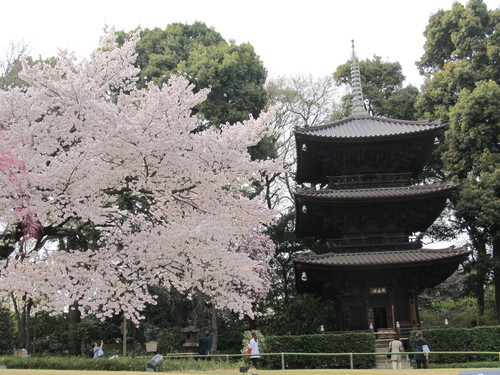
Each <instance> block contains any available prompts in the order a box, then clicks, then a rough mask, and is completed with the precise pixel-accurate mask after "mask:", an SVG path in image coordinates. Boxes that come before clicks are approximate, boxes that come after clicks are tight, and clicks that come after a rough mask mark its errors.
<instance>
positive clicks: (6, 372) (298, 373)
mask: <svg viewBox="0 0 500 375" xmlns="http://www.w3.org/2000/svg"><path fill="white" fill-rule="evenodd" d="M464 370H465V369H464ZM466 370H469V371H470V370H474V369H466ZM490 370H491V369H490ZM394 371H397V372H394ZM460 371H463V370H462V369H432V368H430V369H425V370H415V369H408V370H390V369H384V370H253V371H252V370H250V371H249V372H248V373H247V374H245V375H252V373H253V374H259V375H364V374H368V375H385V374H388V375H390V374H397V375H418V374H425V375H459V374H460ZM140 373H142V372H136V371H134V372H132V371H131V372H129V371H62V370H17V369H16V370H10V369H1V370H0V375H138V374H140ZM478 373H479V374H480V373H481V372H480V371H478ZM163 374H168V375H242V374H241V373H240V372H239V371H238V369H234V370H220V371H203V372H202V371H190V372H164V373H163Z"/></svg>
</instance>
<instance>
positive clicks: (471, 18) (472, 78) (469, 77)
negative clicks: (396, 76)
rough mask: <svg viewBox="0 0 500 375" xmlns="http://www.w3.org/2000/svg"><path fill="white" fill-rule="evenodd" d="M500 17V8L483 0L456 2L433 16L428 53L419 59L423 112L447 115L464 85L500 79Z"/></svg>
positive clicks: (430, 115) (428, 30)
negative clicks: (465, 4)
mask: <svg viewBox="0 0 500 375" xmlns="http://www.w3.org/2000/svg"><path fill="white" fill-rule="evenodd" d="M499 22H500V11H499V10H498V9H497V10H492V11H489V10H488V9H487V6H486V4H485V3H484V2H483V1H482V0H471V1H469V3H468V4H467V6H463V5H462V4H460V3H459V2H456V3H454V4H453V7H452V9H451V10H440V11H438V12H437V13H435V14H433V15H432V16H431V17H430V18H429V24H428V25H427V27H426V29H425V32H424V35H425V37H426V42H425V45H424V55H423V56H422V58H421V59H420V61H418V62H417V66H418V67H419V70H420V72H421V74H422V75H425V77H426V81H425V83H424V85H423V86H422V95H421V96H420V97H419V99H418V101H417V104H416V107H417V109H418V112H419V115H420V116H421V117H425V118H433V119H438V118H444V119H448V118H449V117H448V115H449V113H448V112H449V109H450V108H451V107H453V106H454V105H455V103H456V101H457V99H458V94H459V92H460V91H461V90H462V89H463V88H467V89H469V90H472V89H474V86H475V83H476V82H478V81H481V80H485V79H492V80H494V81H495V82H498V80H499V78H500V69H498V65H499V64H500V61H499V56H500V39H499V36H498V34H497V32H496V29H497V25H498V23H499Z"/></svg>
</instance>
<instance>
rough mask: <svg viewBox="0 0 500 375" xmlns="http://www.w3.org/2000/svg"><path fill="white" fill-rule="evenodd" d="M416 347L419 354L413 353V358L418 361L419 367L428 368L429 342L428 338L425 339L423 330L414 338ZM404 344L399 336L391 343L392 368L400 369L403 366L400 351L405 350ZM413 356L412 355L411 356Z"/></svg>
mask: <svg viewBox="0 0 500 375" xmlns="http://www.w3.org/2000/svg"><path fill="white" fill-rule="evenodd" d="M414 348H415V352H417V354H415V355H413V359H414V360H415V362H416V363H417V368H418V369H419V368H427V365H428V363H427V361H428V359H429V358H428V354H426V352H428V351H429V344H428V343H427V340H426V339H424V336H423V335H422V332H421V331H418V332H417V333H416V335H415V339H414ZM404 351H405V350H404V345H403V343H402V342H401V341H400V339H399V337H397V338H395V339H394V340H392V341H391V342H390V343H389V352H390V353H391V354H390V359H391V363H392V368H393V369H394V370H398V369H401V368H402V358H401V357H402V356H401V354H399V353H402V352H404ZM410 358H411V357H410Z"/></svg>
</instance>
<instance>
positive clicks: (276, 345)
mask: <svg viewBox="0 0 500 375" xmlns="http://www.w3.org/2000/svg"><path fill="white" fill-rule="evenodd" d="M267 349H268V352H269V353H373V352H375V337H374V335H373V334H369V333H345V334H316V335H301V336H269V337H268V339H267ZM285 362H286V367H287V368H290V369H296V368H305V369H319V368H350V357H349V356H347V355H342V356H305V355H287V356H286V360H285ZM267 363H268V366H269V367H270V368H281V358H280V357H279V356H270V358H268V359H267ZM374 365H375V356H374V355H366V356H354V367H355V368H371V367H373V366H374Z"/></svg>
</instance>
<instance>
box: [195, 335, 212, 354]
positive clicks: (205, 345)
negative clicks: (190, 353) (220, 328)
mask: <svg viewBox="0 0 500 375" xmlns="http://www.w3.org/2000/svg"><path fill="white" fill-rule="evenodd" d="M210 350H212V339H211V338H210V334H209V333H208V331H205V334H204V336H203V337H202V338H201V339H200V342H199V344H198V353H199V354H201V355H208V354H210Z"/></svg>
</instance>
